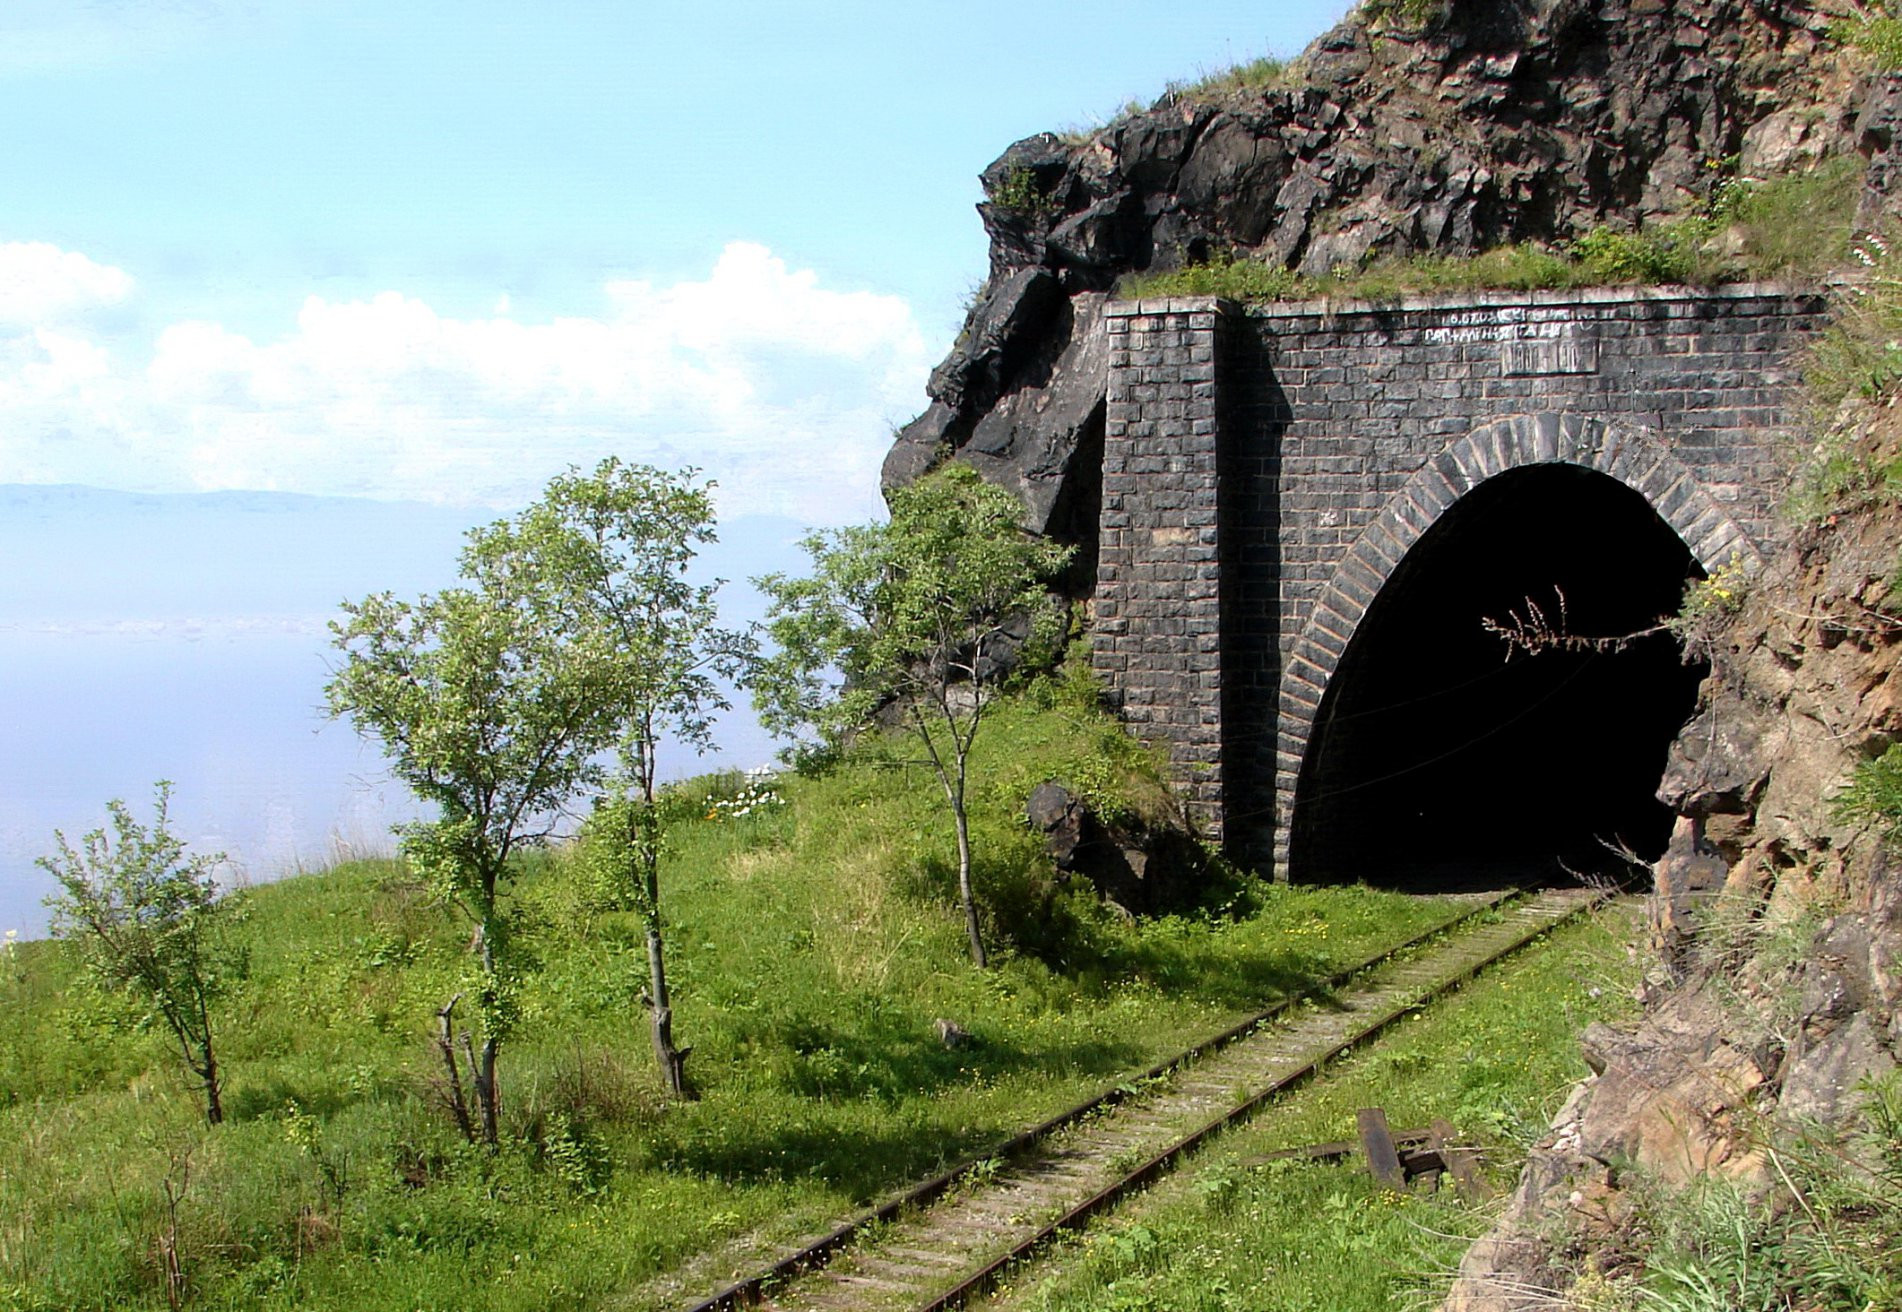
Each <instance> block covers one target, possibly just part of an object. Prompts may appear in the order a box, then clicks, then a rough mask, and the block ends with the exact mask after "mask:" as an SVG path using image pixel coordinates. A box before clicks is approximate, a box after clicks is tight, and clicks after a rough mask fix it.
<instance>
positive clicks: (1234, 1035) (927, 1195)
mask: <svg viewBox="0 0 1902 1312" xmlns="http://www.w3.org/2000/svg"><path fill="white" fill-rule="evenodd" d="M1519 896H1520V891H1519V890H1517V889H1508V890H1505V891H1503V892H1497V893H1489V894H1485V895H1483V896H1481V897H1478V898H1475V899H1473V901H1472V902H1471V903H1469V904H1468V905H1465V906H1463V907H1461V908H1460V909H1459V910H1458V911H1456V912H1455V913H1454V914H1452V915H1450V916H1448V917H1447V918H1446V919H1444V920H1442V921H1440V922H1439V923H1437V924H1435V925H1433V926H1432V927H1430V928H1428V929H1425V930H1423V931H1421V932H1420V933H1418V934H1416V935H1414V936H1413V937H1412V938H1410V939H1408V940H1407V941H1406V942H1404V943H1400V944H1397V945H1396V946H1394V947H1390V948H1386V949H1383V950H1382V951H1380V952H1378V953H1375V954H1374V955H1372V956H1370V957H1367V958H1365V959H1363V960H1361V961H1359V962H1356V963H1355V964H1354V965H1351V966H1347V967H1344V968H1343V969H1341V970H1337V971H1335V972H1334V973H1333V974H1331V975H1328V976H1326V977H1325V978H1323V979H1321V980H1319V981H1317V982H1315V983H1313V984H1311V985H1309V986H1308V987H1307V988H1304V989H1301V990H1299V991H1297V992H1295V993H1291V994H1289V995H1288V996H1287V997H1285V998H1283V999H1281V1000H1280V1001H1278V1002H1276V1003H1275V1004H1274V1005H1272V1006H1270V1007H1267V1008H1265V1009H1263V1010H1261V1011H1258V1012H1256V1013H1254V1014H1253V1015H1251V1016H1249V1017H1247V1018H1246V1019H1244V1020H1241V1021H1238V1022H1236V1023H1235V1024H1234V1025H1231V1026H1229V1027H1228V1028H1227V1029H1225V1030H1223V1031H1221V1032H1220V1033H1219V1034H1215V1035H1212V1036H1210V1037H1209V1038H1206V1039H1204V1040H1202V1041H1201V1042H1200V1043H1197V1044H1195V1045H1194V1046H1192V1047H1189V1048H1186V1049H1184V1050H1183V1051H1181V1052H1179V1053H1177V1054H1176V1055H1175V1056H1173V1057H1169V1058H1166V1059H1164V1060H1162V1061H1159V1062H1157V1063H1156V1064H1155V1065H1153V1066H1151V1067H1149V1068H1148V1069H1147V1070H1144V1071H1141V1072H1139V1073H1138V1074H1135V1075H1130V1076H1125V1077H1123V1078H1122V1079H1120V1080H1118V1081H1117V1082H1116V1084H1114V1085H1112V1086H1111V1087H1109V1088H1107V1089H1105V1090H1104V1091H1103V1092H1101V1093H1099V1094H1097V1095H1095V1096H1094V1097H1092V1098H1089V1099H1086V1100H1085V1101H1083V1102H1080V1103H1077V1104H1076V1105H1075V1106H1073V1107H1070V1108H1067V1109H1065V1110H1064V1111H1061V1112H1058V1113H1057V1114H1056V1115H1054V1116H1051V1117H1049V1118H1048V1119H1046V1120H1043V1121H1040V1122H1038V1123H1037V1124H1035V1125H1033V1126H1031V1127H1029V1128H1028V1129H1025V1130H1020V1131H1018V1132H1017V1133H1016V1134H1014V1135H1012V1136H1011V1137H1010V1138H1008V1139H1005V1140H1003V1141H1002V1142H1000V1143H998V1144H997V1145H995V1146H994V1147H992V1148H990V1149H989V1150H987V1151H982V1152H978V1153H974V1154H972V1155H971V1156H969V1157H966V1158H964V1159H963V1160H961V1161H959V1162H958V1163H957V1164H956V1165H954V1166H951V1167H948V1168H946V1169H945V1170H943V1171H940V1172H939V1173H938V1174H936V1175H934V1176H932V1177H931V1178H929V1179H927V1180H921V1181H919V1182H918V1183H916V1184H914V1185H911V1186H909V1187H907V1188H905V1189H903V1190H901V1191H900V1192H899V1193H897V1194H894V1195H892V1196H891V1197H890V1198H887V1199H886V1200H885V1201H883V1202H881V1203H878V1204H876V1205H875V1206H873V1207H871V1208H868V1209H867V1210H865V1211H863V1212H861V1213H859V1214H858V1215H857V1216H854V1217H852V1218H851V1219H850V1220H847V1221H845V1222H842V1223H841V1224H840V1225H838V1226H837V1227H835V1228H834V1229H832V1230H830V1231H828V1232H826V1233H825V1234H823V1235H821V1236H819V1237H818V1238H816V1239H813V1240H811V1241H810V1242H808V1243H806V1244H804V1245H802V1246H801V1247H800V1248H799V1249H797V1250H796V1251H794V1252H792V1253H790V1254H788V1255H787V1256H786V1257H783V1258H781V1259H780V1260H779V1261H777V1262H775V1263H774V1264H773V1265H772V1266H770V1267H768V1268H766V1269H765V1270H763V1271H760V1272H758V1273H756V1274H754V1275H751V1276H748V1277H747V1278H746V1279H744V1280H740V1281H736V1282H735V1283H733V1284H730V1285H728V1286H727V1287H726V1288H724V1289H722V1290H720V1291H719V1292H718V1293H716V1294H714V1295H712V1296H711V1297H710V1298H706V1299H702V1300H701V1301H700V1302H698V1303H695V1304H694V1305H693V1306H692V1307H691V1308H689V1309H688V1312H730V1310H731V1309H739V1308H748V1307H753V1306H755V1305H756V1304H757V1303H758V1302H759V1301H760V1296H761V1292H762V1291H763V1290H764V1289H765V1287H766V1286H768V1285H770V1284H773V1283H775V1282H778V1281H782V1280H786V1279H788V1278H790V1277H792V1276H796V1275H800V1274H803V1273H805V1272H808V1271H815V1270H818V1269H819V1268H820V1267H823V1266H824V1265H826V1263H827V1262H829V1261H830V1260H831V1259H832V1256H833V1255H834V1254H835V1253H837V1252H838V1251H839V1250H840V1249H841V1248H843V1247H844V1246H845V1245H846V1244H847V1243H849V1242H851V1240H852V1238H853V1237H854V1236H855V1235H857V1234H858V1233H859V1232H860V1231H861V1230H864V1229H866V1228H867V1227H868V1226H874V1225H878V1224H880V1223H881V1222H885V1221H889V1220H891V1219H892V1218H894V1217H896V1216H897V1215H898V1214H899V1213H900V1212H903V1211H905V1210H906V1209H907V1208H913V1207H921V1206H924V1205H925V1204H927V1203H930V1202H932V1201H933V1200H934V1199H936V1198H939V1197H940V1196H942V1195H943V1194H945V1193H947V1192H949V1191H950V1189H951V1188H952V1186H954V1185H955V1184H956V1183H957V1182H958V1180H959V1179H960V1178H961V1177H962V1176H963V1175H964V1174H965V1173H966V1172H968V1171H970V1170H971V1169H972V1168H973V1167H977V1166H980V1165H982V1164H983V1163H985V1162H988V1161H991V1160H993V1159H997V1158H1009V1157H1015V1156H1018V1155H1020V1154H1022V1153H1024V1152H1026V1151H1027V1150H1029V1149H1030V1148H1033V1147H1035V1146H1036V1145H1037V1144H1039V1143H1041V1142H1042V1141H1043V1140H1045V1139H1047V1138H1049V1137H1050V1136H1051V1135H1053V1134H1056V1133H1057V1132H1058V1131H1060V1130H1063V1129H1065V1128H1067V1127H1068V1126H1071V1125H1074V1124H1076V1123H1077V1122H1078V1121H1081V1120H1083V1119H1084V1118H1085V1117H1087V1116H1090V1115H1092V1114H1093V1113H1095V1112H1098V1111H1102V1110H1103V1109H1105V1108H1109V1107H1114V1106H1116V1105H1117V1104H1118V1103H1120V1102H1122V1101H1124V1100H1125V1099H1126V1098H1128V1097H1129V1096H1130V1095H1131V1093H1132V1092H1133V1091H1134V1090H1135V1088H1136V1087H1137V1086H1140V1085H1142V1084H1144V1083H1145V1082H1147V1081H1150V1080H1154V1079H1157V1078H1159V1077H1162V1076H1165V1075H1169V1074H1171V1073H1173V1072H1175V1071H1177V1070H1179V1069H1181V1068H1182V1067H1184V1066H1188V1065H1190V1064H1192V1063H1193V1062H1195V1061H1197V1060H1199V1059H1200V1058H1202V1057H1206V1056H1207V1055H1209V1054H1210V1053H1212V1052H1216V1051H1218V1050H1220V1049H1222V1048H1224V1047H1227V1046H1228V1045H1229V1044H1231V1043H1234V1042H1235V1041H1236V1040H1238V1039H1241V1038H1244V1037H1246V1036H1247V1035H1248V1034H1251V1033H1253V1032H1254V1031H1255V1030H1256V1029H1258V1028H1260V1027H1261V1026H1262V1025H1265V1024H1267V1023H1268V1022H1269V1021H1272V1020H1274V1019H1275V1018H1276V1017H1278V1016H1280V1015H1282V1014H1283V1013H1284V1012H1286V1011H1288V1010H1290V1009H1291V1008H1293V1007H1294V1006H1295V1005H1296V1004H1298V1003H1300V1002H1303V1001H1305V1000H1306V999H1309V998H1312V997H1315V996H1317V995H1320V994H1323V993H1328V992H1331V991H1333V990H1334V989H1338V988H1340V987H1342V986H1343V985H1345V984H1346V983H1348V982H1349V981H1350V980H1352V979H1354V978H1355V977H1356V976H1358V975H1362V974H1365V973H1366V972H1368V971H1370V970H1373V969H1375V968H1376V967H1378V966H1381V965H1383V964H1385V963H1386V962H1388V961H1391V960H1392V959H1393V958H1395V957H1397V956H1399V955H1400V954H1401V953H1403V952H1407V951H1410V950H1412V949H1414V948H1417V947H1420V946H1421V945H1423V944H1425V943H1428V942H1430V941H1432V940H1433V939H1435V938H1438V937H1439V936H1440V935H1442V934H1445V933H1447V932H1448V931H1449V930H1452V929H1455V928H1457V927H1458V926H1460V925H1462V924H1464V923H1465V922H1467V921H1469V920H1471V919H1473V918H1474V917H1476V916H1479V915H1483V914H1485V913H1486V912H1488V911H1492V910H1494V909H1496V908H1498V907H1500V906H1503V905H1504V904H1506V903H1507V902H1509V901H1512V900H1513V899H1515V898H1517V897H1519ZM1250 1106H1251V1107H1252V1106H1253V1104H1252V1103H1251V1104H1250ZM1172 1160H1173V1159H1172ZM1132 1187H1133V1186H1132ZM936 1306H949V1304H940V1305H936Z"/></svg>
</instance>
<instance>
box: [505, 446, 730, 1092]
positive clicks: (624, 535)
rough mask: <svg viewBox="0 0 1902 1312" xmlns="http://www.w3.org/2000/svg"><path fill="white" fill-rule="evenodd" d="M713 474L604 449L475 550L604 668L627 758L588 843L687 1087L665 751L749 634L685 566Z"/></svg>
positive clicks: (606, 703)
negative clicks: (679, 1025) (672, 970)
mask: <svg viewBox="0 0 1902 1312" xmlns="http://www.w3.org/2000/svg"><path fill="white" fill-rule="evenodd" d="M711 492H712V484H710V483H707V484H703V483H700V482H699V481H698V479H697V472H696V471H694V470H684V471H682V472H680V473H678V474H670V473H667V472H665V471H662V470H658V469H654V468H650V467H648V466H645V465H629V464H623V463H622V462H621V461H619V460H617V459H615V458H613V457H609V458H608V459H606V460H603V461H602V462H601V463H600V464H599V465H597V466H596V467H595V470H594V472H593V473H592V474H582V473H580V472H579V471H578V470H570V471H569V472H568V473H566V474H564V475H562V476H560V477H557V478H555V479H553V480H552V481H550V483H549V484H548V488H547V490H546V491H545V492H544V493H543V495H542V497H541V499H540V500H539V501H537V502H536V503H535V504H534V505H532V506H530V507H529V508H528V509H527V510H525V511H523V512H522V513H521V514H520V515H519V516H517V517H516V518H515V519H514V520H513V521H511V522H508V523H505V524H497V525H495V526H494V527H492V528H491V529H488V530H486V531H484V532H483V533H482V534H481V535H480V536H479V537H478V538H476V539H475V540H474V541H473V542H472V544H471V547H470V554H469V560H470V565H471V569H472V572H473V573H474V574H475V576H476V577H478V578H480V579H482V580H484V582H485V585H486V586H489V587H492V588H495V589H498V590H504V591H514V592H519V593H521V594H522V595H524V596H527V597H530V598H532V599H533V603H532V604H533V606H534V607H535V608H536V610H537V613H538V615H539V617H540V622H541V623H542V624H543V625H544V626H545V627H546V629H547V631H549V632H550V633H552V634H555V635H558V636H559V638H560V639H561V641H562V642H564V643H565V644H566V645H567V646H568V647H569V648H570V649H571V650H572V651H574V652H576V653H578V654H579V655H578V658H579V659H582V660H584V661H586V662H587V663H588V665H589V667H590V669H591V670H593V671H594V672H595V674H596V677H597V679H598V682H599V686H600V688H601V690H602V692H601V696H602V698H603V703H602V707H601V710H602V711H603V713H604V714H605V715H606V716H607V717H608V718H609V719H610V720H611V721H612V724H613V730H614V734H615V737H616V739H617V741H618V745H619V769H618V771H617V772H616V775H615V777H614V779H613V781H612V782H613V786H612V789H611V792H610V795H609V796H608V797H606V798H604V799H603V800H602V801H601V803H600V804H599V805H598V806H597V808H596V811H595V814H594V816H593V817H592V818H591V819H590V821H589V826H588V829H589V832H588V838H589V840H590V841H589V843H588V845H587V851H588V853H589V859H591V860H593V861H595V862H596V864H597V866H598V868H599V869H600V870H601V872H602V873H603V874H604V875H606V876H607V879H608V881H609V883H610V885H611V886H612V887H614V888H615V889H616V890H617V891H618V892H619V893H620V894H621V895H622V896H623V897H625V898H626V899H627V901H628V903H629V904H630V905H631V906H632V907H633V909H634V910H635V912H636V913H637V914H638V915H639V916H640V917H641V922H642V925H643V928H644V930H645V937H646V946H647V966H648V991H647V994H646V997H645V999H644V1001H645V1003H646V1005H647V1008H648V1014H649V1022H650V1025H649V1028H650V1037H651V1039H652V1042H653V1047H654V1059H655V1062H656V1064H657V1065H658V1067H659V1069H660V1075H661V1079H662V1081H663V1082H664V1083H665V1085H666V1086H667V1088H668V1090H669V1091H670V1092H671V1093H673V1094H675V1095H677V1096H679V1097H685V1098H691V1097H692V1096H693V1086H692V1084H691V1082H690V1081H689V1080H688V1078H687V1074H686V1061H687V1055H688V1052H689V1049H685V1048H681V1047H679V1046H678V1045H677V1044H676V1042H675V1039H674V1029H673V1024H674V1013H673V1001H672V995H671V993H670V991H669V987H668V982H667V963H666V945H665V933H666V922H665V918H664V917H663V915H662V914H661V904H660V863H661V855H662V844H661V830H660V823H659V817H658V815H657V813H656V810H655V802H656V789H657V786H658V782H659V777H658V774H659V759H658V751H659V747H660V742H661V738H662V737H663V735H671V736H672V737H673V738H674V739H675V740H676V741H679V742H684V743H687V744H688V745H690V746H693V747H695V748H697V749H704V748H706V747H708V746H710V745H711V742H712V727H713V714H714V712H716V711H719V710H724V709H726V708H727V705H728V703H727V701H726V698H725V697H724V696H723V695H722V693H721V691H720V685H719V683H718V682H717V681H716V677H715V676H726V677H729V678H730V677H733V676H736V675H737V674H738V673H739V672H740V669H741V667H742V666H743V665H744V664H745V663H746V662H747V660H748V658H749V656H750V654H751V652H752V644H751V642H750V640H749V639H747V638H745V637H744V636H742V635H740V634H737V633H733V632H730V631H728V630H726V629H723V628H721V627H720V625H719V623H718V620H719V614H718V611H717V609H716V607H715V604H714V597H715V594H716V592H717V591H718V589H719V586H720V585H719V583H718V582H717V581H715V582H711V583H694V582H692V581H690V580H689V579H688V578H687V571H688V568H689V566H690V565H691V564H692V562H693V559H694V557H695V555H696V554H697V552H698V549H699V548H700V547H701V546H704V545H705V544H707V543H709V542H712V541H714V540H715V537H714V528H713V518H714V514H713V498H712V495H711Z"/></svg>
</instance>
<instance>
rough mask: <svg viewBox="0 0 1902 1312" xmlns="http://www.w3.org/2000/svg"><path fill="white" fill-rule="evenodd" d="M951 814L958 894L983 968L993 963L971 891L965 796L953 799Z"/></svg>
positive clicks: (975, 954) (974, 957) (975, 958)
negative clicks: (986, 950) (954, 827)
mask: <svg viewBox="0 0 1902 1312" xmlns="http://www.w3.org/2000/svg"><path fill="white" fill-rule="evenodd" d="M951 816H952V819H953V820H955V821H956V822H957V830H958V896H959V897H960V898H962V899H963V901H964V928H965V931H966V932H967V933H968V934H969V935H970V937H971V960H972V961H974V962H976V963H977V968H978V969H979V970H983V969H985V968H986V967H988V966H989V965H990V964H991V963H990V959H989V958H988V957H987V956H985V954H984V935H983V934H982V933H980V932H979V930H978V924H977V898H976V897H975V896H974V895H973V894H972V892H971V820H970V817H969V816H967V815H966V814H965V812H964V798H963V797H954V798H952V799H951Z"/></svg>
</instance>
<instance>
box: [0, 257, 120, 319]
mask: <svg viewBox="0 0 1902 1312" xmlns="http://www.w3.org/2000/svg"><path fill="white" fill-rule="evenodd" d="M131 292H132V279H131V277H130V275H128V274H127V273H126V272H125V271H124V270H123V269H115V268H113V267H112V266H110V265H106V264H94V263H93V262H92V261H91V260H89V259H87V258H86V257H85V256H84V255H81V254H79V253H78V252H76V251H63V250H61V249H60V248H59V247H57V246H54V245H51V244H50V243H48V242H43V241H9V242H0V324H8V325H19V326H29V327H30V326H33V325H36V324H46V323H49V322H51V323H57V322H62V321H64V320H66V319H68V318H70V317H71V316H73V315H74V314H75V313H83V312H85V311H88V310H92V309H96V308H97V307H99V306H101V305H110V304H112V303H114V302H116V301H122V300H124V299H125V298H126V297H127V296H129V295H130V294H131Z"/></svg>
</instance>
